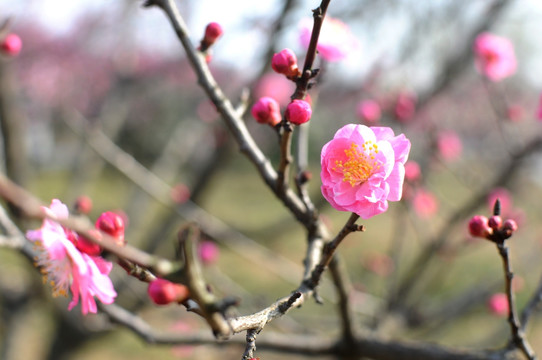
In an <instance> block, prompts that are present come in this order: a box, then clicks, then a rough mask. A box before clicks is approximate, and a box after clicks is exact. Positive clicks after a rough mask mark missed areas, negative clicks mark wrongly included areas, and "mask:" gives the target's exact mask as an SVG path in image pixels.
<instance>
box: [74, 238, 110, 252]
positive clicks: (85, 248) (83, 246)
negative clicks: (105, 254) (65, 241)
mask: <svg viewBox="0 0 542 360" xmlns="http://www.w3.org/2000/svg"><path fill="white" fill-rule="evenodd" d="M75 247H76V248H77V249H78V250H79V251H81V252H83V253H85V254H88V255H90V256H98V255H100V254H101V253H102V251H103V249H102V247H101V246H100V245H98V244H96V243H93V242H92V241H90V240H88V239H87V238H85V237H83V236H79V238H78V239H77V242H76V243H75Z"/></svg>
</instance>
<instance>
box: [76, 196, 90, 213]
mask: <svg viewBox="0 0 542 360" xmlns="http://www.w3.org/2000/svg"><path fill="white" fill-rule="evenodd" d="M91 210H92V199H91V198H89V197H88V196H85V195H81V196H79V197H78V198H77V199H76V200H75V211H76V212H78V213H79V214H88V213H90V211H91Z"/></svg>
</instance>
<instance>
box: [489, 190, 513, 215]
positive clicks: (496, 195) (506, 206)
mask: <svg viewBox="0 0 542 360" xmlns="http://www.w3.org/2000/svg"><path fill="white" fill-rule="evenodd" d="M497 199H499V201H500V203H501V214H502V215H506V214H508V212H509V211H510V210H511V209H512V195H511V194H510V191H508V190H507V189H505V188H502V187H497V188H494V189H493V190H491V192H490V193H489V195H488V196H487V206H488V208H489V210H490V211H493V206H495V201H496V200H497Z"/></svg>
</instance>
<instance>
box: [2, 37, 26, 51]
mask: <svg viewBox="0 0 542 360" xmlns="http://www.w3.org/2000/svg"><path fill="white" fill-rule="evenodd" d="M22 47H23V42H22V40H21V38H20V37H19V35H17V34H8V35H7V36H6V37H5V38H4V40H2V43H1V44H0V48H1V49H2V52H3V53H4V54H6V55H8V56H17V55H18V54H19V53H20V52H21V49H22Z"/></svg>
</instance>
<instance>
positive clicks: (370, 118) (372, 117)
mask: <svg viewBox="0 0 542 360" xmlns="http://www.w3.org/2000/svg"><path fill="white" fill-rule="evenodd" d="M357 113H358V117H359V118H360V120H361V121H365V122H367V123H375V122H377V121H378V120H380V116H381V112H380V105H378V103H377V102H376V101H374V100H363V101H362V102H360V103H359V104H358V109H357Z"/></svg>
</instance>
